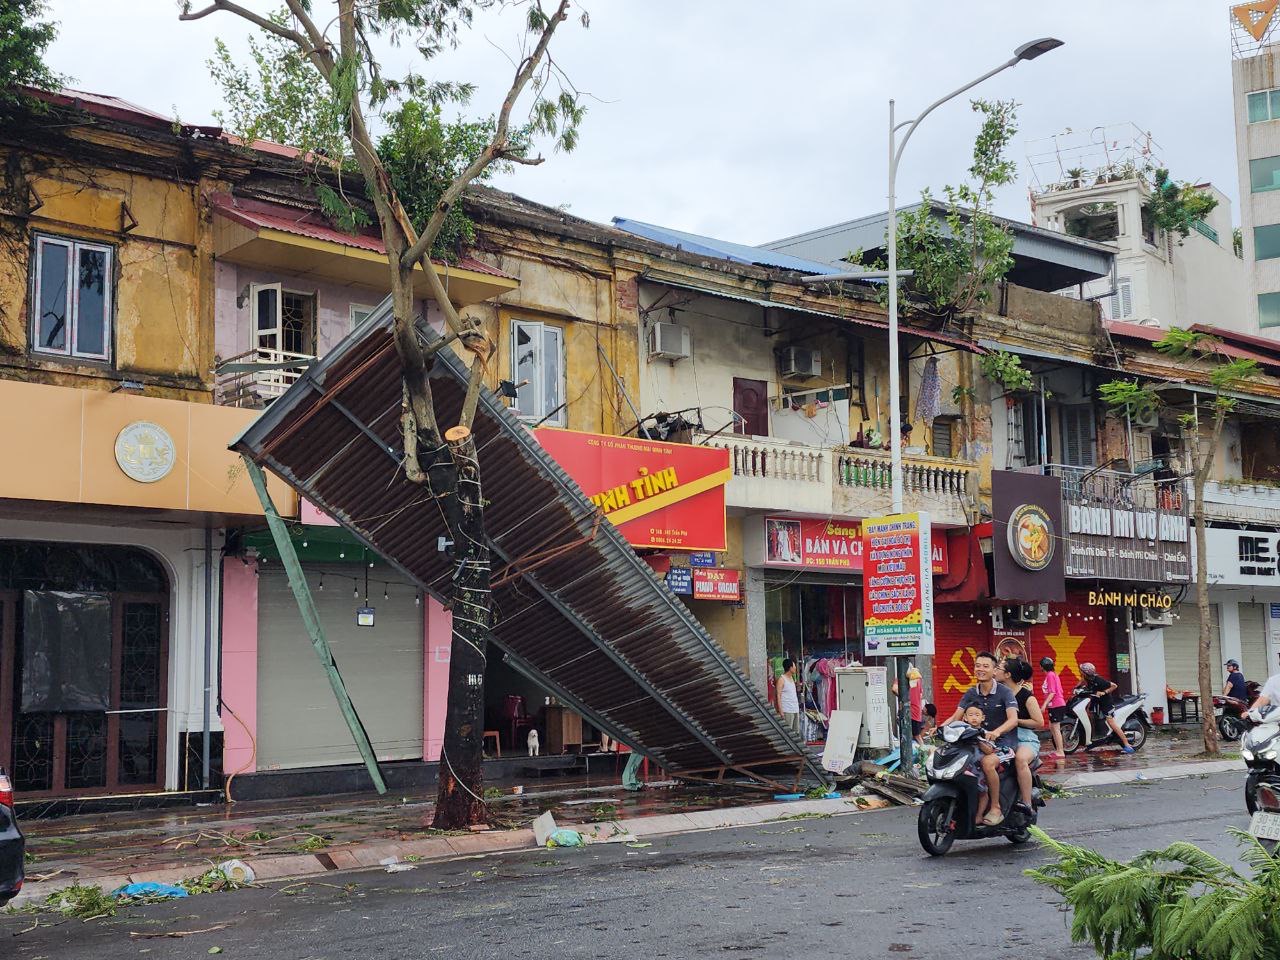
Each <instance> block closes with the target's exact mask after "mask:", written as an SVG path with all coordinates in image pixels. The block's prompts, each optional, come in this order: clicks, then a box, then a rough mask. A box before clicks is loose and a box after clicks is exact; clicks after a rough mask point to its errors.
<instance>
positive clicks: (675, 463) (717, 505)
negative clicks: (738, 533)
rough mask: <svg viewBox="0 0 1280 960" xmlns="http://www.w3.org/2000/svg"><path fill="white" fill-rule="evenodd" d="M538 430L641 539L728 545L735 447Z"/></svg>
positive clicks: (666, 545)
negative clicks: (728, 488) (728, 489)
mask: <svg viewBox="0 0 1280 960" xmlns="http://www.w3.org/2000/svg"><path fill="white" fill-rule="evenodd" d="M533 433H534V436H535V437H536V438H537V440H538V442H539V443H540V444H542V446H543V448H544V449H545V450H546V451H547V452H548V453H549V454H551V456H552V457H554V458H555V459H556V461H557V462H558V463H559V464H560V466H561V467H562V468H563V469H564V471H565V472H566V473H568V474H569V476H570V477H572V478H573V479H574V481H575V482H576V483H577V484H578V486H580V487H581V488H582V491H583V493H585V494H586V495H587V497H588V498H589V499H590V500H591V502H592V503H594V504H595V505H596V506H598V507H599V508H600V509H601V510H602V511H603V512H604V515H605V516H606V517H607V518H608V519H609V520H611V521H612V522H613V525H614V526H615V527H617V528H618V532H619V533H621V534H622V535H623V536H624V537H625V538H626V540H627V542H628V543H630V544H631V545H632V546H633V547H646V548H656V549H678V550H703V551H705V550H724V549H725V547H726V543H725V499H724V496H725V494H724V487H725V484H726V483H728V482H729V478H730V477H731V475H732V471H731V470H730V468H729V451H728V450H721V449H717V448H715V447H699V446H693V445H691V444H687V443H662V442H660V441H657V440H644V439H640V438H637V437H613V436H606V435H604V434H596V433H579V432H577V431H575V430H561V429H558V428H555V427H543V428H541V429H538V430H535V431H534V432H533Z"/></svg>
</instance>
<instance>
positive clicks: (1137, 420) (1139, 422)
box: [1129, 407, 1160, 430]
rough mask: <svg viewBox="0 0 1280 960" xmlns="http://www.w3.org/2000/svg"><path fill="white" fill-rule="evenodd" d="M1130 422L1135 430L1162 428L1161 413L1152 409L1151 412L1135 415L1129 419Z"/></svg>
mask: <svg viewBox="0 0 1280 960" xmlns="http://www.w3.org/2000/svg"><path fill="white" fill-rule="evenodd" d="M1129 422H1130V423H1132V424H1133V428H1134V429H1135V430H1154V429H1155V428H1156V427H1158V426H1160V411H1159V410H1157V409H1156V408H1155V407H1152V408H1151V409H1150V410H1144V411H1143V412H1142V413H1137V414H1134V415H1133V416H1132V417H1130V418H1129Z"/></svg>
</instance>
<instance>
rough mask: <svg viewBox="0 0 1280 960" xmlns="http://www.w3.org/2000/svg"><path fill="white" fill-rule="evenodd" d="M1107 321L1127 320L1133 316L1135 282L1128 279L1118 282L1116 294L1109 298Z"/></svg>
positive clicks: (1121, 278)
mask: <svg viewBox="0 0 1280 960" xmlns="http://www.w3.org/2000/svg"><path fill="white" fill-rule="evenodd" d="M1107 314H1108V316H1107V319H1108V320H1126V319H1128V318H1129V317H1132V316H1133V281H1132V280H1130V279H1129V278H1128V277H1120V278H1119V279H1118V280H1116V290H1115V293H1113V294H1111V296H1110V297H1108V298H1107Z"/></svg>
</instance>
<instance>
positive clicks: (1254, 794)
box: [1240, 704, 1280, 840]
mask: <svg viewBox="0 0 1280 960" xmlns="http://www.w3.org/2000/svg"><path fill="white" fill-rule="evenodd" d="M1249 719H1250V720H1251V721H1253V723H1254V724H1255V726H1253V727H1252V728H1251V729H1249V730H1246V731H1245V734H1244V736H1242V737H1241V738H1240V756H1242V757H1243V758H1244V762H1245V766H1247V767H1248V768H1249V775H1248V777H1247V778H1246V779H1245V782H1244V806H1245V809H1246V810H1248V811H1249V814H1250V815H1253V814H1254V813H1257V811H1258V809H1259V794H1260V793H1261V790H1262V788H1263V787H1264V786H1265V787H1267V788H1268V789H1269V790H1271V791H1272V792H1273V793H1280V705H1276V704H1268V705H1267V706H1265V707H1260V708H1258V709H1257V710H1250V711H1249ZM1275 839H1277V840H1280V836H1277V837H1276V838H1275Z"/></svg>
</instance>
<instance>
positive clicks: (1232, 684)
mask: <svg viewBox="0 0 1280 960" xmlns="http://www.w3.org/2000/svg"><path fill="white" fill-rule="evenodd" d="M1223 666H1224V667H1226V668H1227V683H1226V686H1224V687H1223V688H1222V695H1223V696H1224V697H1234V698H1235V699H1236V700H1243V701H1244V702H1245V703H1248V702H1249V692H1248V691H1249V685H1248V684H1247V683H1246V682H1245V679H1244V674H1243V673H1241V672H1240V664H1239V663H1238V662H1237V661H1235V660H1228V661H1227V662H1226V663H1224V664H1223Z"/></svg>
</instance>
